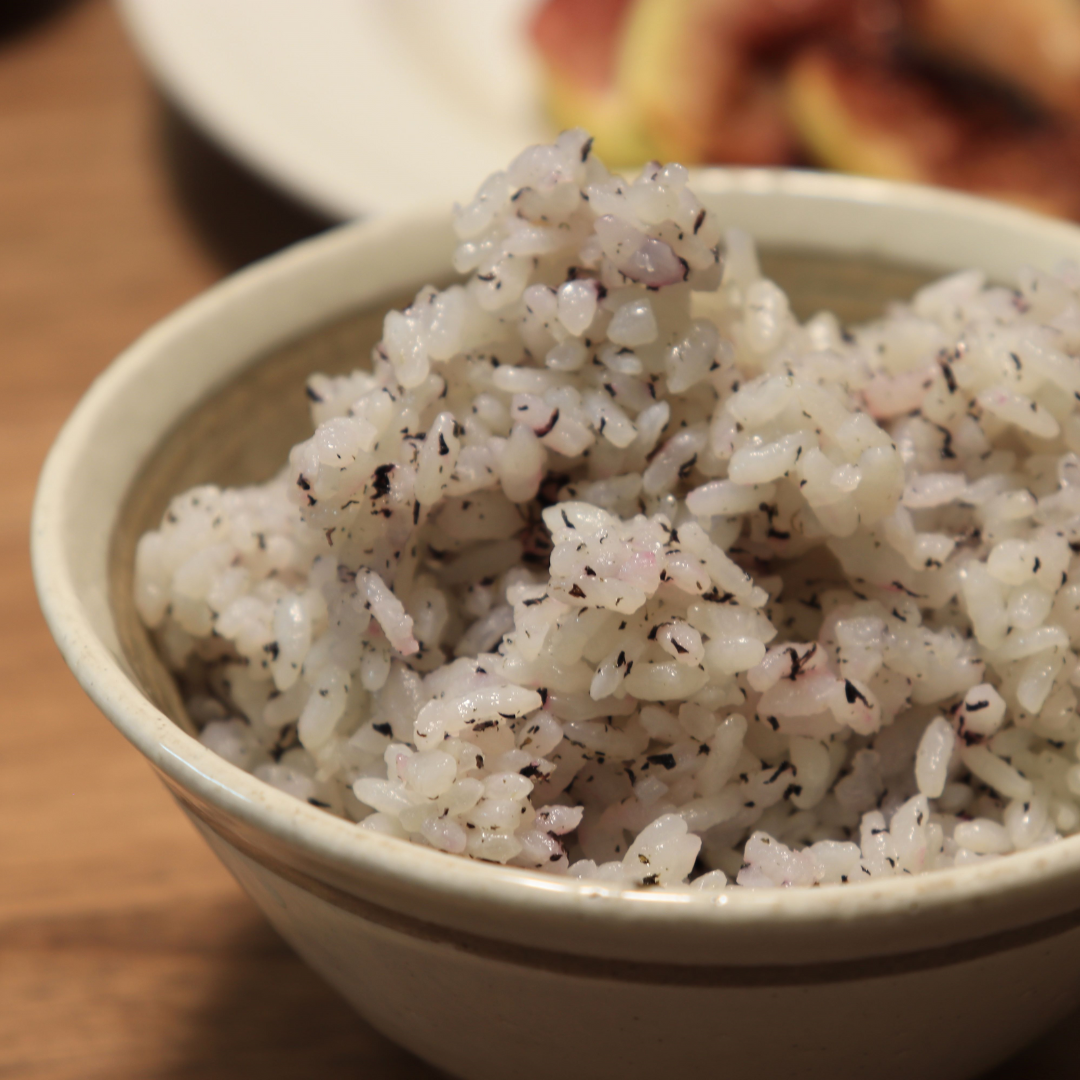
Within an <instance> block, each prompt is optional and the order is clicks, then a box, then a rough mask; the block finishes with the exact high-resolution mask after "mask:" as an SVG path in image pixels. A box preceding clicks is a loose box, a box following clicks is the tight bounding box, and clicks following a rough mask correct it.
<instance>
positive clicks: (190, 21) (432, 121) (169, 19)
mask: <svg viewBox="0 0 1080 1080" xmlns="http://www.w3.org/2000/svg"><path fill="white" fill-rule="evenodd" d="M534 2H535V0H314V2H312V0H118V4H119V7H120V10H121V12H122V14H123V16H124V20H125V22H126V24H127V27H128V30H129V32H130V34H131V36H132V38H133V39H134V42H135V44H136V47H137V48H138V50H139V51H140V53H141V54H142V57H143V59H144V60H145V61H146V63H147V65H148V66H149V67H150V69H151V71H152V72H153V74H154V76H155V77H156V78H157V79H158V81H159V82H160V84H161V86H162V88H163V89H164V91H165V93H166V94H167V95H168V96H169V97H170V98H171V99H172V100H173V101H174V102H175V103H176V104H177V105H178V106H179V107H180V109H181V110H182V111H184V112H185V113H186V114H187V115H188V117H189V118H190V119H191V120H192V121H194V122H195V124H196V125H197V126H199V127H201V128H202V129H203V130H204V131H205V132H207V133H208V134H209V135H210V136H212V137H213V138H214V139H215V140H216V141H218V142H219V143H220V144H221V145H222V146H223V147H224V148H225V149H227V150H229V151H231V152H232V153H233V154H235V155H236V156H237V157H238V158H239V159H240V160H242V161H243V162H244V163H245V164H246V165H247V166H249V167H250V168H252V169H254V170H255V171H256V172H257V173H260V174H261V175H263V176H265V177H266V178H267V179H269V180H270V181H272V182H273V183H275V184H277V185H278V186H279V187H281V188H283V189H285V190H286V191H287V192H289V193H290V194H292V195H293V196H295V197H297V198H299V199H300V200H301V201H303V202H305V203H307V204H309V205H310V206H313V207H315V208H317V209H318V210H321V211H322V212H323V213H326V214H328V215H330V216H331V217H335V218H344V217H354V216H357V215H360V214H373V213H380V212H383V211H388V210H398V209H402V208H405V207H408V206H413V205H415V204H417V203H419V202H427V203H430V202H433V201H434V202H438V201H442V202H444V203H449V202H450V201H452V200H454V199H458V200H460V199H467V198H469V197H470V196H471V195H472V194H473V192H474V191H475V189H476V186H477V185H478V184H479V183H480V181H482V180H483V179H484V177H485V176H487V175H488V174H489V173H491V172H493V171H495V170H496V169H499V168H503V167H505V165H506V164H507V162H509V161H510V159H511V158H512V157H513V156H514V155H515V154H516V153H517V152H518V151H520V150H521V149H522V148H523V147H524V146H525V145H527V144H528V143H530V142H536V141H538V140H540V139H543V138H545V137H546V136H547V135H548V132H547V130H546V128H545V125H544V121H543V117H542V115H541V113H540V109H539V105H538V95H537V93H536V82H535V69H534V67H533V61H532V58H531V56H530V55H529V50H528V46H527V43H526V42H525V40H524V36H523V30H522V26H523V23H524V20H525V19H526V17H527V15H528V12H529V10H530V8H531V7H532V6H533V4H534Z"/></svg>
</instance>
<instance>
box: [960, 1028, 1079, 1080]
mask: <svg viewBox="0 0 1080 1080" xmlns="http://www.w3.org/2000/svg"><path fill="white" fill-rule="evenodd" d="M1077 1076H1080V1013H1073V1014H1072V1015H1070V1016H1067V1017H1066V1018H1065V1019H1064V1020H1062V1021H1061V1023H1059V1024H1058V1025H1057V1026H1056V1027H1054V1028H1052V1029H1051V1030H1050V1031H1049V1032H1047V1033H1046V1034H1045V1035H1044V1036H1043V1037H1042V1038H1041V1039H1039V1041H1038V1042H1036V1043H1033V1044H1032V1045H1031V1046H1028V1047H1025V1048H1024V1049H1023V1050H1022V1051H1020V1053H1019V1054H1017V1055H1016V1056H1015V1057H1014V1058H1012V1060H1010V1061H1007V1062H1005V1064H1004V1065H999V1066H998V1067H997V1068H996V1069H991V1070H990V1072H988V1073H984V1074H983V1075H982V1076H981V1077H979V1080H1076V1077H1077Z"/></svg>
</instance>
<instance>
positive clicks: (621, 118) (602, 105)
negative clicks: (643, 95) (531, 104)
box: [543, 68, 660, 169]
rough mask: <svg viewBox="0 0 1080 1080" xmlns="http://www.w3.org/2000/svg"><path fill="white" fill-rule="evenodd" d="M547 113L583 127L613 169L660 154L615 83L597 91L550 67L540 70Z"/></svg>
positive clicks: (568, 124) (562, 124) (559, 121)
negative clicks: (606, 89) (582, 85)
mask: <svg viewBox="0 0 1080 1080" xmlns="http://www.w3.org/2000/svg"><path fill="white" fill-rule="evenodd" d="M543 90H544V99H545V104H546V106H547V111H548V115H549V116H550V117H551V119H552V120H553V121H554V122H555V124H556V125H557V126H558V127H560V128H564V129H565V128H572V127H583V128H584V129H585V130H586V131H588V132H589V133H590V134H591V135H592V137H593V146H594V148H595V150H596V152H597V154H598V155H599V156H600V157H601V158H602V159H603V160H604V161H605V162H606V163H607V164H608V165H609V166H610V167H611V168H614V169H620V168H628V167H630V166H636V165H640V164H641V163H642V162H644V161H649V160H650V159H652V158H657V157H659V156H660V149H659V148H658V147H657V146H656V144H655V143H654V142H653V141H652V140H651V139H650V137H649V135H648V133H647V132H646V131H645V130H644V128H643V127H642V125H641V122H640V119H639V118H638V117H637V116H636V115H634V113H633V111H632V110H631V108H630V107H629V103H628V102H627V100H626V98H625V97H624V96H623V95H622V94H621V93H620V91H619V89H618V88H617V87H612V88H611V89H610V90H608V91H605V92H597V91H595V90H589V89H586V88H584V87H581V86H578V85H577V84H576V83H574V82H573V81H572V80H571V79H568V78H567V77H566V76H564V75H560V74H559V72H557V71H556V70H555V69H553V68H548V69H547V70H546V71H545V73H544V87H543Z"/></svg>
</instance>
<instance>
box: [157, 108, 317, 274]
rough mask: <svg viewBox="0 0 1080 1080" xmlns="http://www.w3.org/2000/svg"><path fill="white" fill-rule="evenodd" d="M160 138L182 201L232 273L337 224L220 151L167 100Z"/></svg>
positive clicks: (167, 169) (201, 234)
mask: <svg viewBox="0 0 1080 1080" xmlns="http://www.w3.org/2000/svg"><path fill="white" fill-rule="evenodd" d="M158 141H159V148H160V154H161V158H162V162H163V165H164V168H165V172H166V176H167V179H168V181H169V183H170V184H171V186H172V189H173V193H174V195H175V196H176V200H177V202H178V204H179V205H180V207H181V208H182V209H183V211H184V213H185V214H186V216H187V217H188V219H189V221H190V222H191V224H192V227H193V228H194V229H195V231H196V232H197V233H198V235H199V237H200V239H201V240H202V241H203V243H204V244H205V245H206V246H207V248H209V250H210V251H211V252H212V253H213V255H214V257H215V258H216V259H217V260H218V261H219V262H220V263H221V264H222V267H223V268H224V269H225V270H226V271H232V270H238V269H239V268H240V267H242V266H246V265H247V264H248V263H250V262H254V261H255V260H256V259H261V258H263V257H264V256H266V255H270V254H272V253H273V252H275V251H279V250H280V249H281V248H283V247H287V246H288V245H289V244H292V243H295V242H296V241H297V240H303V239H304V238H305V237H308V236H313V235H315V234H316V233H319V232H322V231H323V230H324V229H326V228H328V227H329V226H331V225H333V224H334V222H333V221H331V220H330V219H329V218H326V217H324V216H322V215H321V214H319V213H317V212H315V211H313V210H310V209H308V208H307V207H304V206H302V205H300V203H298V202H296V201H295V200H293V199H291V198H290V197H289V196H287V195H286V194H284V193H283V192H281V191H280V190H278V189H277V188H275V187H274V186H273V185H272V184H270V183H268V182H267V181H265V180H263V179H261V178H260V177H258V176H257V175H256V174H255V173H254V172H252V171H251V170H250V169H248V168H246V167H245V166H243V165H242V164H240V163H239V162H238V161H236V160H235V159H234V158H232V157H230V156H229V155H228V154H226V153H225V152H224V151H222V150H221V149H219V148H218V147H217V146H216V145H215V144H214V143H213V142H212V141H211V140H210V139H208V138H207V137H206V136H204V135H203V134H202V133H201V132H200V131H198V129H197V128H196V127H195V126H194V125H193V124H191V123H190V122H189V121H188V120H187V118H186V117H185V116H184V115H183V114H182V113H181V112H180V111H179V110H178V109H176V108H175V107H174V106H172V105H171V104H169V103H168V102H166V101H165V100H164V99H160V108H159V124H158Z"/></svg>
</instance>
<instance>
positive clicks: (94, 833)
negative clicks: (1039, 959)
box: [0, 0, 1080, 1080]
mask: <svg viewBox="0 0 1080 1080" xmlns="http://www.w3.org/2000/svg"><path fill="white" fill-rule="evenodd" d="M16 15H21V16H22V17H23V21H21V22H19V24H18V25H15V24H16ZM321 224H322V223H321V222H318V221H317V220H316V219H314V218H312V217H310V216H309V215H306V214H305V213H304V212H302V211H300V210H299V209H298V208H296V207H293V206H290V205H289V204H287V203H285V202H284V201H283V200H280V199H278V198H277V197H275V196H274V195H273V194H272V193H270V192H268V191H267V190H265V189H263V188H261V187H259V186H258V185H257V184H256V183H254V182H253V181H252V180H251V179H250V178H248V177H246V176H245V175H244V174H242V173H241V172H239V171H238V170H236V169H234V168H232V167H231V166H230V165H229V164H228V163H227V162H226V161H224V160H223V159H222V157H221V155H219V154H218V153H217V152H216V151H215V150H214V149H213V148H211V147H210V146H209V145H208V144H206V143H205V142H203V141H201V140H200V139H199V138H198V137H197V136H196V135H194V134H193V133H192V131H191V130H190V129H189V128H187V127H186V125H185V124H184V123H183V122H182V121H181V120H179V119H178V118H177V117H176V116H175V115H174V114H172V113H171V112H170V111H169V110H168V109H167V108H166V107H164V106H163V105H162V103H161V102H160V101H159V99H158V98H157V96H156V95H155V93H154V92H153V90H152V88H151V87H150V85H149V83H148V82H147V80H146V78H145V76H144V75H143V74H142V73H141V71H140V68H139V65H138V62H137V60H136V58H135V56H134V54H133V52H132V50H131V48H130V46H129V45H128V43H127V41H126V40H125V38H124V35H123V32H122V29H121V27H120V25H119V22H118V19H117V16H116V14H115V12H114V11H113V9H112V8H111V6H110V5H109V4H108V3H107V2H106V0H83V2H78V3H46V2H44V0H40V2H37V3H35V2H33V0H21V2H19V3H16V2H15V0H8V2H7V3H6V4H5V3H3V2H0V380H2V389H0V460H2V461H3V462H4V467H3V469H2V470H0V483H2V485H3V498H2V503H0V505H2V506H3V508H4V509H3V513H2V515H0V606H2V607H0V685H2V686H3V697H2V699H0V700H2V702H3V705H2V709H0V1080H15V1078H19V1080H22V1078H27V1080H30V1078H33V1080H96V1078H106V1077H107V1078H109V1080H157V1078H182V1077H196V1076H198V1077H201V1078H206V1080H216V1078H225V1077H229V1078H233V1080H245V1078H254V1077H260V1078H263V1080H293V1078H296V1080H300V1078H307V1077H318V1078H320V1080H337V1078H344V1077H369V1078H372V1080H388V1078H405V1077H408V1078H421V1077H432V1076H434V1075H435V1074H434V1073H433V1072H432V1071H431V1070H430V1069H428V1068H427V1067H426V1066H424V1065H422V1064H421V1063H419V1062H417V1061H416V1060H415V1059H413V1058H411V1057H409V1056H408V1055H406V1054H405V1053H403V1052H402V1051H400V1050H398V1049H396V1048H395V1047H393V1046H391V1045H390V1044H389V1043H388V1042H386V1041H385V1040H384V1039H382V1038H381V1037H380V1036H378V1035H377V1034H375V1033H374V1032H373V1031H372V1030H371V1029H370V1028H369V1027H367V1026H366V1025H365V1024H364V1023H363V1022H362V1021H361V1020H359V1019H357V1018H356V1017H355V1016H354V1015H353V1014H352V1013H351V1012H350V1011H349V1009H348V1008H347V1007H346V1006H345V1005H344V1004H342V1003H341V1002H340V1001H339V1000H338V999H337V998H336V996H335V995H334V994H333V993H332V992H331V991H330V990H328V989H327V988H325V987H324V986H323V985H322V984H321V983H320V982H319V980H318V979H317V978H316V977H315V976H314V975H312V974H311V973H309V972H308V971H307V969H306V968H305V967H304V966H303V965H302V964H301V963H300V962H299V961H298V960H296V959H295V958H294V957H293V955H292V954H291V953H290V952H289V951H288V950H287V949H286V948H285V946H284V945H282V944H281V943H280V941H279V940H278V939H277V938H276V936H275V935H274V934H273V932H272V931H271V930H270V929H269V928H268V927H267V926H266V924H265V923H264V922H263V920H262V918H261V917H260V916H259V914H258V913H257V912H256V911H255V909H254V907H253V906H252V905H251V904H250V902H249V901H248V900H247V899H246V898H245V897H244V895H243V894H242V893H241V892H240V890H239V888H238V887H237V886H236V884H235V883H234V882H233V880H232V879H231V878H230V877H229V876H228V874H227V873H226V872H225V871H224V870H223V869H222V868H221V867H220V865H219V864H218V863H217V862H216V861H215V860H214V858H213V857H212V856H211V854H210V853H209V851H208V850H207V849H206V848H205V847H204V846H203V844H202V842H201V841H200V840H199V839H198V838H197V836H196V834H195V833H194V831H193V830H192V828H191V827H190V826H189V825H188V823H187V822H186V821H185V820H184V819H183V817H182V816H181V814H180V812H179V811H178V809H177V808H176V807H175V806H174V805H173V804H172V802H171V801H170V799H169V797H168V796H167V795H166V793H165V790H164V788H163V787H162V786H161V785H160V784H159V783H158V781H157V780H156V779H155V778H154V777H153V776H152V774H151V772H150V770H149V768H148V767H147V766H145V765H144V763H143V761H142V760H141V758H140V757H139V755H138V754H137V753H136V752H135V751H134V750H133V749H132V748H131V747H129V746H128V745H127V744H126V743H125V742H124V740H123V739H122V738H121V737H120V736H119V735H118V734H117V733H116V732H115V731H114V730H113V729H112V728H111V727H110V726H109V725H108V723H106V722H105V720H104V719H103V718H102V717H101V716H100V715H99V714H98V713H97V711H96V709H95V708H94V707H93V706H92V705H91V703H90V702H89V700H88V699H87V698H86V697H85V696H84V695H83V693H82V691H81V690H80V688H79V687H78V686H77V685H76V683H75V680H74V679H73V678H72V677H71V676H70V675H69V673H68V672H67V670H66V668H65V667H64V665H63V662H62V661H61V659H60V656H59V654H58V653H57V651H56V649H55V648H54V646H53V643H52V641H51V639H50V637H49V634H48V631H47V630H46V628H45V625H44V622H43V620H42V618H41V616H40V614H39V612H38V607H37V603H36V600H35V598H34V593H33V588H32V584H31V581H30V572H29V558H28V550H27V534H28V527H29V517H30V505H31V499H32V494H33V487H34V483H35V481H36V478H37V474H38V471H39V469H40V467H41V463H42V460H43V459H44V456H45V453H46V451H47V449H48V446H49V443H50V442H51V440H52V438H53V436H54V435H55V433H56V431H57V430H58V428H59V426H60V424H61V423H62V422H63V420H64V418H65V416H66V415H67V414H68V412H69V411H70V410H71V408H72V407H73V406H74V404H75V402H76V401H77V399H78V398H79V396H80V395H81V394H82V392H83V391H84V390H85V389H86V387H87V386H88V385H89V383H90V382H91V381H92V379H93V378H94V376H95V375H96V374H97V373H98V372H99V371H101V370H102V368H103V367H104V366H105V365H106V364H107V363H108V362H109V360H110V359H111V358H112V357H113V356H114V355H115V354H116V353H117V352H118V351H119V350H120V349H121V348H123V346H125V345H126V344H128V343H129V342H130V341H131V340H132V339H133V338H135V337H136V336H137V335H138V334H139V333H140V332H141V331H142V330H144V329H145V328H146V327H147V326H149V325H150V324H151V323H152V322H154V321H155V320H156V319H157V318H159V317H160V316H162V315H164V314H166V313H167V312H168V311H170V310H171V309H172V308H174V307H176V306H177V305H178V304H180V303H182V302H183V301H184V300H186V299H187V298H189V297H191V296H193V295H194V294H195V293H197V292H199V291H200V290H201V289H203V288H205V287H206V286H208V285H210V284H211V283H212V282H213V281H215V280H216V279H218V278H219V277H221V276H222V275H223V274H224V273H226V272H227V271H228V270H229V269H232V268H233V267H235V266H236V265H239V264H240V263H242V262H244V261H245V260H247V259H248V258H250V257H252V256H253V255H257V254H262V253H264V252H266V251H270V250H273V249H274V248H275V247H277V246H280V244H281V243H283V242H285V241H287V240H289V239H291V238H293V237H296V236H299V235H303V234H304V233H306V232H309V231H312V230H314V229H315V228H318V227H319V226H320V225H321ZM1078 1027H1080V1019H1075V1018H1074V1019H1073V1020H1072V1021H1071V1022H1070V1023H1068V1024H1066V1025H1063V1026H1062V1027H1060V1028H1059V1029H1058V1030H1057V1031H1056V1032H1054V1033H1053V1034H1051V1036H1049V1037H1048V1038H1046V1039H1044V1040H1043V1041H1042V1042H1041V1043H1040V1044H1038V1046H1036V1047H1034V1048H1032V1049H1031V1050H1029V1051H1027V1052H1026V1053H1025V1054H1024V1055H1023V1056H1022V1057H1021V1058H1020V1059H1018V1060H1017V1061H1015V1062H1013V1063H1011V1064H1010V1065H1009V1066H1007V1067H1005V1068H1004V1069H1003V1070H999V1072H998V1073H996V1074H995V1080H1006V1078H1007V1077H1008V1078H1018V1077H1046V1078H1052V1080H1057V1078H1061V1080H1064V1078H1065V1077H1074V1076H1076V1075H1077V1071H1078V1069H1077V1066H1076V1064H1075V1062H1076V1061H1077V1059H1078V1058H1077V1055H1078V1051H1080V1038H1078V1037H1076V1035H1075V1034H1074V1032H1075V1030H1076V1029H1077V1028H1078Z"/></svg>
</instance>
